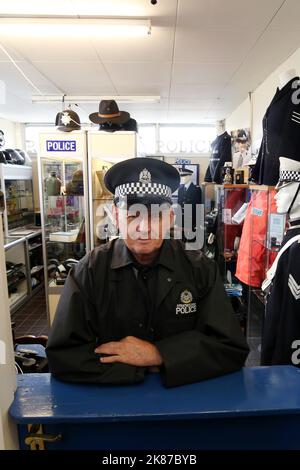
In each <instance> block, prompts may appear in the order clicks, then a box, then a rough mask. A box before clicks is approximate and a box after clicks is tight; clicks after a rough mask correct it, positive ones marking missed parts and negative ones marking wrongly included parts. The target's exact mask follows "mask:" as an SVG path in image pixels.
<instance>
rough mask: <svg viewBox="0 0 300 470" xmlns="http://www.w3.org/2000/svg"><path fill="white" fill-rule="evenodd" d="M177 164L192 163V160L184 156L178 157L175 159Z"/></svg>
mask: <svg viewBox="0 0 300 470" xmlns="http://www.w3.org/2000/svg"><path fill="white" fill-rule="evenodd" d="M175 163H176V164H177V165H190V164H191V163H192V160H185V159H183V158H177V160H176V161H175Z"/></svg>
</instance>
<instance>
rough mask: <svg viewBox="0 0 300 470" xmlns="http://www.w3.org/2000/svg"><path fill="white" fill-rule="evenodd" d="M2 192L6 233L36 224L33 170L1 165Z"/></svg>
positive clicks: (0, 180)
mask: <svg viewBox="0 0 300 470" xmlns="http://www.w3.org/2000/svg"><path fill="white" fill-rule="evenodd" d="M0 184H1V188H0V189H1V191H2V192H3V193H4V198H5V211H4V217H3V223H4V232H5V235H6V236H9V232H10V231H11V230H14V229H16V228H20V227H26V226H30V225H33V224H34V200H33V187H32V168H31V167H28V166H21V165H20V166H19V165H9V164H4V163H1V164H0Z"/></svg>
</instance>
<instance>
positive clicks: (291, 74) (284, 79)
mask: <svg viewBox="0 0 300 470" xmlns="http://www.w3.org/2000/svg"><path fill="white" fill-rule="evenodd" d="M296 77H297V72H296V70H295V69H289V70H286V71H285V72H282V73H280V74H279V77H278V78H279V87H280V88H283V87H284V86H285V85H286V84H287V83H288V82H289V81H290V80H292V79H293V78H296Z"/></svg>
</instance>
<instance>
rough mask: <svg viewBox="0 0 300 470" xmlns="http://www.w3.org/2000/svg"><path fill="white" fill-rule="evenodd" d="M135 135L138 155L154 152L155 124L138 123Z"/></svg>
mask: <svg viewBox="0 0 300 470" xmlns="http://www.w3.org/2000/svg"><path fill="white" fill-rule="evenodd" d="M138 131H139V132H138V135H137V152H138V155H143V156H144V155H153V154H155V153H156V126H155V124H140V125H139V128H138Z"/></svg>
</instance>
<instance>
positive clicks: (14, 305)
mask: <svg viewBox="0 0 300 470" xmlns="http://www.w3.org/2000/svg"><path fill="white" fill-rule="evenodd" d="M4 250H5V261H6V278H7V288H8V298H9V307H10V312H11V313H14V312H15V311H16V310H17V309H18V308H19V307H20V306H21V305H23V303H24V302H25V301H26V300H27V299H28V297H29V295H30V290H29V284H28V266H27V259H26V239H25V238H24V237H19V238H14V237H5V238H4Z"/></svg>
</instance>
